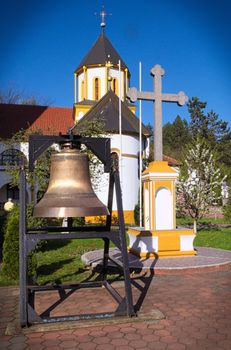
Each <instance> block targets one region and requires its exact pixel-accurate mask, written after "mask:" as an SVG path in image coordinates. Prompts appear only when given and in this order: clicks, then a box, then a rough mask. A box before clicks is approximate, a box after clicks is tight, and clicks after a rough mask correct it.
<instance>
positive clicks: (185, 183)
mask: <svg viewBox="0 0 231 350" xmlns="http://www.w3.org/2000/svg"><path fill="white" fill-rule="evenodd" d="M184 170H185V171H184V174H183V175H181V177H180V180H179V182H178V184H177V204H178V209H179V211H180V213H181V214H186V215H190V216H191V217H192V218H193V219H194V233H195V234H196V233H197V221H198V219H200V218H201V217H203V215H204V214H205V213H206V212H208V210H209V207H210V206H211V205H215V204H216V203H217V202H218V201H219V200H220V198H221V193H220V192H221V182H222V179H221V172H220V169H219V168H217V167H216V162H215V158H214V155H213V153H212V151H211V149H210V148H209V146H207V144H206V142H205V141H204V140H200V139H197V140H196V141H194V142H193V143H192V144H191V146H190V147H189V148H188V150H187V152H186V156H185V159H184Z"/></svg>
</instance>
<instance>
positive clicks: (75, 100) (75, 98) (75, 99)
mask: <svg viewBox="0 0 231 350" xmlns="http://www.w3.org/2000/svg"><path fill="white" fill-rule="evenodd" d="M76 102H77V96H76V73H74V103H76Z"/></svg>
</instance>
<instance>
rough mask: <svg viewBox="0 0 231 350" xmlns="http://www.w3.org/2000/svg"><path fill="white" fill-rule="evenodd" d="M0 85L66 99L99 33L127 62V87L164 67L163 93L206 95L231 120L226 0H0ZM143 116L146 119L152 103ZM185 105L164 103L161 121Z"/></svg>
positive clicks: (55, 101)
mask: <svg viewBox="0 0 231 350" xmlns="http://www.w3.org/2000/svg"><path fill="white" fill-rule="evenodd" d="M0 5H1V13H0V31H1V36H0V48H1V53H0V89H1V90H6V89H8V88H9V87H13V88H15V89H17V90H21V91H23V92H24V94H25V95H27V96H31V95H33V96H35V97H37V98H38V99H39V100H40V101H41V102H47V101H49V102H50V103H52V105H54V106H65V107H71V106H72V105H73V73H74V70H75V68H76V67H77V66H78V64H79V62H80V61H81V59H82V58H83V57H84V55H85V54H86V53H87V51H88V50H89V49H90V48H91V47H92V45H93V43H94V42H95V40H96V38H97V37H98V35H99V33H100V30H101V29H100V17H98V16H95V15H94V13H95V12H100V10H101V9H102V5H104V7H105V10H106V12H110V13H112V16H108V17H107V18H106V29H105V32H106V35H107V36H108V38H109V39H110V41H111V42H112V44H113V45H114V47H115V48H116V50H117V51H118V52H119V54H120V55H121V57H122V58H123V60H124V61H125V62H126V64H127V65H128V67H129V69H130V72H131V75H132V76H131V86H136V87H138V66H139V61H141V62H142V88H143V90H151V89H152V84H153V80H152V77H151V76H150V69H151V68H152V67H153V66H154V65H155V64H157V63H159V64H161V65H162V67H163V68H164V69H165V76H164V77H163V92H166V93H177V92H178V91H180V90H183V91H184V92H185V93H186V94H187V95H188V96H189V97H192V96H197V97H199V98H200V99H201V100H202V101H207V107H208V110H211V109H213V110H214V111H215V112H217V113H218V114H219V116H220V118H222V119H223V120H226V121H228V122H229V125H231V97H230V92H231V79H230V78H231V74H230V71H231V69H230V62H231V23H230V18H231V2H230V1H228V0H220V1H217V0H213V1H207V0H200V1H199V0H190V1H186V0H184V1H183V0H175V1H173V0H172V1H171V0H159V1H156V0H143V1H141V0H123V1H119V0H118V1H114V0H104V1H99V0H85V1H78V0H68V1H67V0H66V1H64V0H39V1H38V0H33V1H32V0H31V1H26V0H21V1H13V0H8V1H7V0H0ZM142 114H143V120H144V122H145V123H147V122H151V123H153V112H152V102H145V103H143V113H142ZM177 114H179V115H181V116H182V117H184V118H188V113H187V108H186V107H178V106H177V105H175V104H166V103H165V104H164V107H163V123H166V122H168V121H170V122H172V121H173V120H174V119H175V117H176V116H177Z"/></svg>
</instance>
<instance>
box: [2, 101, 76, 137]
mask: <svg viewBox="0 0 231 350" xmlns="http://www.w3.org/2000/svg"><path fill="white" fill-rule="evenodd" d="M0 123H1V128H0V138H3V139H7V138H11V137H12V136H13V135H14V134H15V133H17V132H18V131H20V130H27V131H30V132H33V131H38V130H41V131H43V133H44V134H53V135H57V134H59V133H60V132H61V133H62V134H66V133H67V131H68V129H69V128H71V127H72V126H73V124H74V119H73V109H72V108H63V107H48V106H36V105H35V106H33V105H17V104H0Z"/></svg>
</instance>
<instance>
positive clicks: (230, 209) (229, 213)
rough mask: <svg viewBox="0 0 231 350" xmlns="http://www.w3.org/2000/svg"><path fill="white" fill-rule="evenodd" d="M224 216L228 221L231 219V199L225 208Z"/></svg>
mask: <svg viewBox="0 0 231 350" xmlns="http://www.w3.org/2000/svg"><path fill="white" fill-rule="evenodd" d="M223 213H224V217H225V219H226V220H227V221H231V200H230V199H229V201H228V203H227V204H226V205H225V206H224V208H223Z"/></svg>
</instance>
